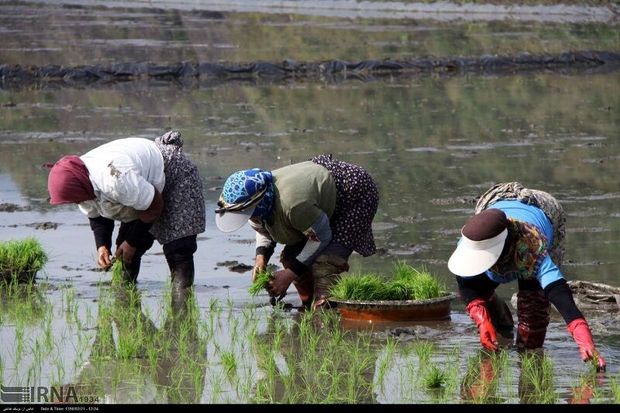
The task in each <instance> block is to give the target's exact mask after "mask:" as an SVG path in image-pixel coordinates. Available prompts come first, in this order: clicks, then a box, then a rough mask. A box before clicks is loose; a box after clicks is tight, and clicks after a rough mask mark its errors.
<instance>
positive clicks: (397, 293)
mask: <svg viewBox="0 0 620 413" xmlns="http://www.w3.org/2000/svg"><path fill="white" fill-rule="evenodd" d="M444 291H445V286H444V285H443V284H442V283H440V282H439V281H438V280H437V278H435V277H434V276H433V275H432V274H430V273H429V272H428V271H426V270H424V269H422V270H418V269H415V268H413V267H412V266H410V265H409V264H407V263H404V262H398V263H397V264H396V265H395V268H394V276H393V278H392V279H391V280H387V281H386V280H385V279H384V278H382V277H380V276H378V275H376V274H362V275H353V274H345V275H343V276H342V277H340V280H339V281H338V282H337V283H336V284H335V285H334V286H333V287H332V288H331V290H330V293H331V296H332V298H334V299H337V300H359V301H377V300H425V299H429V298H436V297H441V295H442V294H443V292H444Z"/></svg>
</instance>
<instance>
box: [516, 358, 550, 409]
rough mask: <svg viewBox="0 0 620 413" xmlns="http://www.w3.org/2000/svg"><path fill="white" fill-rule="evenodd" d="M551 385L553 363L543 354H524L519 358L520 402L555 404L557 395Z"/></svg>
mask: <svg viewBox="0 0 620 413" xmlns="http://www.w3.org/2000/svg"><path fill="white" fill-rule="evenodd" d="M554 389H555V388H554V383H553V362H552V361H551V359H550V358H549V357H547V356H545V355H544V354H542V355H541V354H538V353H535V352H526V353H524V354H523V355H522V356H521V376H520V381H519V396H520V398H521V400H522V401H526V402H534V403H542V404H548V403H555V402H556V400H557V394H556V392H555V390H554Z"/></svg>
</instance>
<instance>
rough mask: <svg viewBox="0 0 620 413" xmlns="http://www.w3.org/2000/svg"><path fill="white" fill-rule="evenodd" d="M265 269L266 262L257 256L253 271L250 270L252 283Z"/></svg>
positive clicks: (263, 257) (263, 258) (260, 256)
mask: <svg viewBox="0 0 620 413" xmlns="http://www.w3.org/2000/svg"><path fill="white" fill-rule="evenodd" d="M266 269H267V260H266V259H265V256H264V255H257V256H256V261H255V262H254V269H253V270H252V282H254V281H255V280H256V276H257V275H258V273H259V272H263V271H265V270H266Z"/></svg>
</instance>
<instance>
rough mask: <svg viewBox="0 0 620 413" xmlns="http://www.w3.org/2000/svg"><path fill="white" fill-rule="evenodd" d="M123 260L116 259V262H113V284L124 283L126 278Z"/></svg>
mask: <svg viewBox="0 0 620 413" xmlns="http://www.w3.org/2000/svg"><path fill="white" fill-rule="evenodd" d="M123 265H124V264H123V260H121V259H120V258H119V259H116V260H114V263H113V264H112V268H111V270H112V284H119V283H122V282H123V280H124V277H123Z"/></svg>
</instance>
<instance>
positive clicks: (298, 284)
mask: <svg viewBox="0 0 620 413" xmlns="http://www.w3.org/2000/svg"><path fill="white" fill-rule="evenodd" d="M302 246H303V245H302V244H300V245H293V246H287V247H284V249H283V250H282V253H281V254H280V263H281V264H282V266H283V267H284V268H291V266H292V265H293V261H294V260H295V256H297V254H299V251H300V250H301V248H302ZM300 277H301V279H300V280H299V281H293V285H294V286H295V289H296V290H297V293H298V294H299V299H300V300H301V306H302V308H303V309H306V310H309V309H310V308H311V306H312V299H313V298H314V278H313V276H312V270H311V269H309V270H308V271H306V272H305V273H304V274H300ZM281 298H283V297H280V298H279V299H276V298H275V297H272V298H271V305H275V304H276V303H277V302H278V301H279V300H280V299H281Z"/></svg>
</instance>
